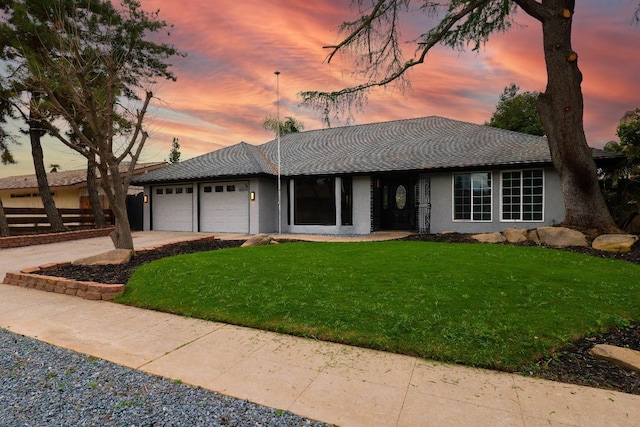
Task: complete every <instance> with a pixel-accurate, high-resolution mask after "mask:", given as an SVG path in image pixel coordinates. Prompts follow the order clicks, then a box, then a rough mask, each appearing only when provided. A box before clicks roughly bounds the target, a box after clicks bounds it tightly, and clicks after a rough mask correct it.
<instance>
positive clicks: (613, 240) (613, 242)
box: [591, 234, 638, 252]
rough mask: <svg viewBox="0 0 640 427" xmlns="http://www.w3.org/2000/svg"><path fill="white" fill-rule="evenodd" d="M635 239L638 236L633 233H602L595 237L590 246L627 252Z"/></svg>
mask: <svg viewBox="0 0 640 427" xmlns="http://www.w3.org/2000/svg"><path fill="white" fill-rule="evenodd" d="M637 241H638V236H635V235H633V234H603V235H602V236H598V237H596V239H595V240H594V241H593V243H592V244H591V247H592V248H593V249H597V250H599V251H605V252H629V251H630V250H631V246H633V244H634V243H635V242H637Z"/></svg>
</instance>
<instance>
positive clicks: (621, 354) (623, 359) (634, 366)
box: [589, 344, 640, 372]
mask: <svg viewBox="0 0 640 427" xmlns="http://www.w3.org/2000/svg"><path fill="white" fill-rule="evenodd" d="M589 354H591V355H592V356H593V357H596V358H598V359H603V360H606V361H608V362H611V363H613V364H614V365H617V366H620V367H621V368H624V369H628V370H630V371H635V372H640V351H638V350H633V349H630V348H624V347H618V346H615V345H608V344H597V345H595V346H593V348H592V349H591V350H589Z"/></svg>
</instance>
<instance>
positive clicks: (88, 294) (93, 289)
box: [2, 267, 124, 301]
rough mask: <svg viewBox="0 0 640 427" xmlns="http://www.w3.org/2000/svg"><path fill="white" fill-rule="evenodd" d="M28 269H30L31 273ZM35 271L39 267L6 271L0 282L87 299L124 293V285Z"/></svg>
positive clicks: (108, 297)
mask: <svg viewBox="0 0 640 427" xmlns="http://www.w3.org/2000/svg"><path fill="white" fill-rule="evenodd" d="M28 271H31V273H29V272H28ZM37 271H40V268H39V267H35V268H31V269H25V270H22V271H21V272H20V273H7V274H6V275H5V276H4V281H3V282H2V283H4V284H5V285H13V286H20V287H23V288H30V289H37V290H39V291H46V292H55V293H58V294H65V295H74V296H77V297H80V298H84V299H88V300H104V301H109V300H112V299H114V298H115V297H117V296H120V295H122V294H123V293H124V285H107V284H104V283H96V282H82V281H78V280H70V279H65V278H63V277H54V276H42V275H40V274H34V273H35V272H37Z"/></svg>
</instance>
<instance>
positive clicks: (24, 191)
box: [0, 162, 167, 209]
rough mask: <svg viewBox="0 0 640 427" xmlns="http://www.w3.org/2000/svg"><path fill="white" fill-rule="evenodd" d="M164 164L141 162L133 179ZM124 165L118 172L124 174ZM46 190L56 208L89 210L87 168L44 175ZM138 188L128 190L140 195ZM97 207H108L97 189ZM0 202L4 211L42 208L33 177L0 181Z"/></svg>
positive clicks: (101, 193) (11, 177)
mask: <svg viewBox="0 0 640 427" xmlns="http://www.w3.org/2000/svg"><path fill="white" fill-rule="evenodd" d="M166 165H167V163H165V162H157V163H144V164H138V165H136V169H135V171H134V176H135V175H139V174H142V173H146V172H149V171H153V170H156V169H158V168H162V167H164V166H166ZM127 167H128V166H127V165H121V166H120V170H121V171H122V173H126V168H127ZM47 181H48V182H49V189H50V190H51V193H52V194H53V200H54V202H55V203H56V207H57V208H69V209H91V203H90V201H89V192H88V191H87V169H86V168H85V169H76V170H69V171H52V172H49V173H47ZM141 191H142V188H141V187H139V188H136V187H130V193H138V192H141ZM98 194H99V197H100V204H101V205H102V207H103V208H104V209H107V208H109V203H108V202H107V199H106V196H105V195H104V192H103V191H102V188H100V187H99V186H98ZM0 199H2V205H3V206H4V207H5V208H42V199H41V198H40V193H39V190H38V180H37V178H36V175H35V174H32V175H19V176H10V177H7V178H0Z"/></svg>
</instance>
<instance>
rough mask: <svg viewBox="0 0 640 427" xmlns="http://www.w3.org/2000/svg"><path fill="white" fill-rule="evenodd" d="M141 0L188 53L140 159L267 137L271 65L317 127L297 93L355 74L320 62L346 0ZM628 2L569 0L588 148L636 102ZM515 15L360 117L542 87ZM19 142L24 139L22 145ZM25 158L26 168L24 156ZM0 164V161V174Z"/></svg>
mask: <svg viewBox="0 0 640 427" xmlns="http://www.w3.org/2000/svg"><path fill="white" fill-rule="evenodd" d="M141 2H142V5H143V7H144V8H145V9H147V10H150V11H151V10H156V9H160V18H161V19H165V20H167V21H168V22H169V23H171V24H173V25H174V27H173V28H172V29H171V35H170V37H169V38H168V39H165V38H162V41H168V42H170V43H173V44H174V45H175V46H176V47H178V48H179V49H181V50H183V51H184V52H186V53H187V54H188V56H187V57H186V58H172V60H171V62H172V63H173V70H174V72H175V74H176V75H177V77H178V81H177V82H176V83H172V82H165V83H162V84H160V85H159V86H158V88H156V90H155V93H156V94H157V95H158V97H159V98H160V101H159V102H158V103H157V104H156V107H155V109H154V111H153V112H152V114H150V121H149V122H148V123H147V125H148V127H149V129H150V131H151V136H152V138H151V140H150V142H149V146H148V147H147V149H146V151H145V153H144V154H143V158H144V160H146V161H156V160H163V159H164V158H166V157H167V156H168V153H169V150H170V147H171V141H172V139H173V138H174V137H177V138H179V140H180V144H181V151H182V153H183V159H184V158H189V157H193V156H196V155H199V154H203V153H205V152H208V151H211V150H214V149H216V148H219V147H222V146H227V145H231V144H235V143H237V142H239V141H246V142H249V143H255V144H258V143H262V142H265V141H268V140H270V139H272V138H273V135H271V134H270V133H269V132H267V131H265V130H264V129H262V127H261V123H262V121H263V120H264V118H265V117H266V116H267V115H275V114H276V98H277V96H276V76H275V75H274V71H276V70H279V71H280V72H281V74H280V76H279V83H280V91H279V95H280V116H281V117H286V116H293V117H295V118H297V119H298V120H301V121H302V122H303V123H304V124H305V129H317V128H320V127H322V121H321V119H320V117H319V116H318V115H317V114H316V113H314V112H312V111H310V110H308V109H304V108H302V107H300V106H299V105H298V104H299V102H300V100H299V99H298V97H297V93H299V92H301V91H305V90H335V89H340V88H342V87H345V86H348V85H350V84H353V83H354V82H355V80H353V78H352V77H351V76H350V75H349V74H348V71H349V69H348V68H347V63H346V62H343V61H342V60H341V58H336V59H335V60H334V61H332V63H331V64H326V63H325V58H326V55H327V54H328V53H329V52H328V51H327V50H326V49H323V48H322V46H324V45H331V44H335V43H336V42H337V41H338V40H339V37H338V35H337V33H336V31H337V28H338V26H339V25H340V24H341V23H342V22H343V21H345V20H350V19H354V18H356V17H357V11H356V10H353V9H351V8H350V6H349V5H350V3H351V2H349V1H346V0H326V1H321V2H312V1H308V0H306V1H301V0H290V1H287V0H273V1H270V2H264V1H263V0H243V1H238V0H233V1H232V0H216V1H211V0H183V1H180V2H169V1H167V0H141ZM635 3H636V2H635V1H631V0H620V1H607V2H603V1H601V0H583V1H581V2H578V3H577V5H576V15H575V17H574V31H573V44H574V49H575V50H576V51H577V52H578V54H579V66H580V68H581V70H582V72H583V74H584V82H583V85H582V88H583V92H584V97H585V129H586V132H587V137H588V140H589V142H590V144H591V145H594V146H602V145H603V144H604V143H606V142H607V141H609V140H611V139H614V138H615V127H616V126H617V124H618V120H619V118H620V117H621V116H622V114H623V113H624V112H625V111H627V110H630V109H633V108H636V107H638V106H640V101H639V100H638V99H637V94H638V93H640V80H639V79H638V78H637V70H638V65H639V64H638V57H637V55H636V50H637V49H636V44H637V43H636V41H637V40H638V35H639V32H640V28H638V26H637V25H632V22H631V18H630V17H631V16H632V14H633V12H634V10H635V7H636V4H635ZM420 14H421V12H420V11H412V12H411V14H410V15H408V17H407V18H406V19H404V21H403V22H404V23H405V24H406V27H405V28H404V30H403V33H402V34H403V35H404V36H403V40H409V39H411V38H412V37H415V36H416V35H418V34H420V33H423V32H425V31H427V30H428V27H426V26H427V25H430V24H433V22H430V23H429V21H428V20H426V19H425V18H424V16H423V15H420ZM517 23H518V24H521V25H523V26H516V27H514V28H512V29H511V30H510V31H509V32H508V33H506V34H496V35H494V36H492V38H491V39H490V41H489V42H488V43H487V45H486V46H485V47H484V48H483V49H481V50H480V52H478V53H475V52H462V53H461V52H457V51H452V50H450V49H448V48H442V47H439V48H437V49H435V50H433V51H432V52H431V53H430V54H429V55H428V59H427V62H426V63H425V64H422V65H419V66H417V67H415V68H414V69H413V71H411V72H410V78H411V82H412V90H411V91H409V92H407V93H406V94H405V95H404V96H403V95H402V94H400V93H399V91H397V90H394V89H393V88H389V89H387V90H378V91H374V92H372V93H371V96H370V98H369V102H368V104H367V105H366V107H365V111H364V113H362V114H359V115H357V116H356V121H357V122H358V123H366V122H374V121H383V120H394V119H402V118H409V117H419V116H427V115H440V116H444V117H450V118H454V119H458V120H465V121H470V122H475V123H484V122H485V121H487V120H488V119H489V118H490V117H491V114H492V113H493V111H495V106H496V104H497V102H498V97H499V95H500V94H501V93H502V90H503V88H504V87H505V86H506V85H508V84H510V83H512V82H513V83H516V84H518V85H519V86H520V87H521V89H522V90H529V91H534V90H538V91H543V90H544V88H545V85H546V78H547V77H546V71H545V66H544V58H543V54H542V36H541V29H540V24H539V23H538V22H536V21H535V20H533V19H531V18H529V17H527V15H526V14H524V13H523V12H519V14H518V15H517ZM411 49H412V48H408V53H412V50H411ZM333 124H334V125H343V124H344V123H335V122H334V123H333ZM27 146H28V144H27ZM27 149H28V147H26V148H25V145H24V144H23V146H22V147H20V148H19V150H25V151H28V150H27ZM49 153H50V154H49ZM45 156H47V157H49V156H51V157H53V156H55V157H56V163H62V164H63V165H64V161H63V160H60V158H64V155H63V154H62V153H59V152H58V151H55V149H54V148H53V146H52V148H51V149H50V151H49V152H46V153H45ZM27 158H28V155H27ZM45 161H46V159H45ZM69 161H70V162H72V164H74V165H75V164H76V163H77V160H69ZM22 163H23V164H25V166H29V161H26V162H22ZM79 167H82V165H79ZM7 170H8V168H6V167H2V168H0V176H6V171H7ZM3 174H4V175H3ZM9 174H15V172H9Z"/></svg>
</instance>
